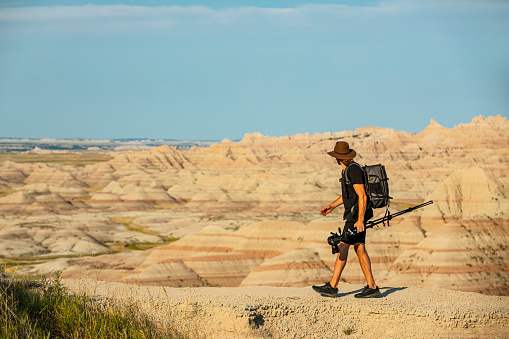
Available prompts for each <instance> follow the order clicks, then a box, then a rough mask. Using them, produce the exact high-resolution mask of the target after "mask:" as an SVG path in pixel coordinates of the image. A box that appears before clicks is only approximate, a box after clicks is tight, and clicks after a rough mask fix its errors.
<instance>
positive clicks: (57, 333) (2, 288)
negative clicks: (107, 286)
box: [0, 273, 187, 339]
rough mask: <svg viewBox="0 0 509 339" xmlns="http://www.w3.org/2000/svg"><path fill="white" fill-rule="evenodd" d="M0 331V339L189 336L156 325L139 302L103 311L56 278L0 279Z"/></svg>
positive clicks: (110, 307)
mask: <svg viewBox="0 0 509 339" xmlns="http://www.w3.org/2000/svg"><path fill="white" fill-rule="evenodd" d="M4 277H5V276H4ZM0 328H1V330H0V337H2V338H50V337H56V338H90V339H96V338H186V337H187V336H185V335H183V334H181V333H179V332H178V331H177V330H175V329H174V328H172V327H171V326H170V325H167V326H161V324H156V323H155V322H153V321H152V320H151V319H150V318H149V317H148V316H147V315H146V314H144V313H142V312H141V311H140V310H139V308H138V306H137V305H136V304H135V303H127V304H123V305H121V306H120V305H115V304H109V305H108V306H107V307H105V306H104V305H100V304H97V303H95V302H94V300H93V299H92V298H91V297H90V296H88V295H87V294H85V293H82V294H79V295H76V294H71V293H70V292H69V290H68V289H67V288H66V287H65V286H64V285H63V284H62V282H61V279H60V276H59V274H58V273H57V274H55V275H54V277H53V278H50V279H46V278H43V279H42V280H40V281H36V280H28V279H24V280H11V279H5V278H2V279H0Z"/></svg>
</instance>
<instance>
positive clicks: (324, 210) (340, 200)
mask: <svg viewBox="0 0 509 339" xmlns="http://www.w3.org/2000/svg"><path fill="white" fill-rule="evenodd" d="M341 204H343V196H340V197H339V198H337V199H336V200H334V202H333V203H332V204H330V205H327V206H325V207H324V208H322V210H321V211H320V213H322V215H323V216H324V217H325V216H326V215H327V214H329V213H330V212H332V210H333V209H335V208H336V207H338V206H339V205H341Z"/></svg>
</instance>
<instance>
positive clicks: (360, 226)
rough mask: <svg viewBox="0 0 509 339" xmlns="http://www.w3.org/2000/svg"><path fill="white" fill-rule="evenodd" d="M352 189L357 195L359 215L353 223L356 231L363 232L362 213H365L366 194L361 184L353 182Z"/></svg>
mask: <svg viewBox="0 0 509 339" xmlns="http://www.w3.org/2000/svg"><path fill="white" fill-rule="evenodd" d="M353 189H354V190H355V193H357V196H358V197H359V217H358V218H357V222H356V223H355V227H357V233H360V232H364V213H366V206H367V205H368V196H367V195H366V191H365V190H364V185H363V184H353Z"/></svg>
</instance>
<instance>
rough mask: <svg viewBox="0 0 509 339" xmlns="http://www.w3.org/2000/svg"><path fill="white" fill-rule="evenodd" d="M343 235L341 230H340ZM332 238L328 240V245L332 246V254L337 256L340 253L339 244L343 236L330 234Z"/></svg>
mask: <svg viewBox="0 0 509 339" xmlns="http://www.w3.org/2000/svg"><path fill="white" fill-rule="evenodd" d="M340 233H341V230H340ZM330 234H331V236H330V237H328V238H327V243H328V244H329V245H331V246H332V254H336V253H338V252H339V246H338V245H339V243H340V242H341V240H342V237H341V235H339V234H337V233H333V232H330Z"/></svg>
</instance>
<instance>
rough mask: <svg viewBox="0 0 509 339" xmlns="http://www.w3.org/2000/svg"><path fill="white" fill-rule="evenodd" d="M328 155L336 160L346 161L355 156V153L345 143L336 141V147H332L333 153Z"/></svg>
mask: <svg viewBox="0 0 509 339" xmlns="http://www.w3.org/2000/svg"><path fill="white" fill-rule="evenodd" d="M327 154H328V155H330V156H331V157H334V158H336V159H341V160H347V159H353V158H355V156H356V155H357V153H356V152H355V151H354V150H353V149H350V145H348V143H347V142H346V141H338V142H336V146H334V151H331V152H327Z"/></svg>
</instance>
